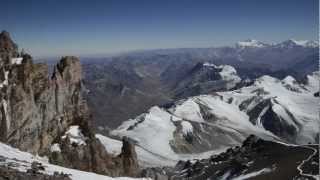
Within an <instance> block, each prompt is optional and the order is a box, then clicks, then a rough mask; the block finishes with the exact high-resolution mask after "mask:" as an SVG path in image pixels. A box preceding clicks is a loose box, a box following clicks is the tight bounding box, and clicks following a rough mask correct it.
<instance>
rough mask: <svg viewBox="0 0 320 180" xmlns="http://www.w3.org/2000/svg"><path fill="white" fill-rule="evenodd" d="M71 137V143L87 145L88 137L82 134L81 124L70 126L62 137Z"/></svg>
mask: <svg viewBox="0 0 320 180" xmlns="http://www.w3.org/2000/svg"><path fill="white" fill-rule="evenodd" d="M67 137H68V138H69V140H70V142H71V143H75V144H77V145H86V142H85V140H86V138H85V137H84V135H83V134H82V132H81V130H80V127H79V126H70V127H69V129H68V130H67V132H66V133H65V135H64V136H62V139H65V138H67Z"/></svg>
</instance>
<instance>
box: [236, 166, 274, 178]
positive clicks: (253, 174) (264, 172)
mask: <svg viewBox="0 0 320 180" xmlns="http://www.w3.org/2000/svg"><path fill="white" fill-rule="evenodd" d="M270 172H272V169H270V168H263V169H261V170H259V171H256V172H252V173H248V174H245V175H241V176H238V177H236V178H233V180H245V179H249V178H252V177H256V176H258V175H261V174H266V173H270Z"/></svg>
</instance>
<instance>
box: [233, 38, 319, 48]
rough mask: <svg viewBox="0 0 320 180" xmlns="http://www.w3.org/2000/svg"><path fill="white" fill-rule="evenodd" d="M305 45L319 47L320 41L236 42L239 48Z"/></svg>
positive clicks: (249, 40)
mask: <svg viewBox="0 0 320 180" xmlns="http://www.w3.org/2000/svg"><path fill="white" fill-rule="evenodd" d="M296 46H300V47H305V48H315V47H319V43H318V42H317V41H312V40H296V39H289V40H285V41H283V42H279V43H273V44H268V43H264V42H262V41H258V40H254V39H247V40H244V41H239V42H237V43H236V47H237V48H265V47H273V48H277V47H280V48H292V47H296Z"/></svg>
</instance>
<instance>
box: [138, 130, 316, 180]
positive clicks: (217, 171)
mask: <svg viewBox="0 0 320 180" xmlns="http://www.w3.org/2000/svg"><path fill="white" fill-rule="evenodd" d="M318 157H319V146H318V145H306V146H295V145H287V144H282V143H276V142H272V141H265V140H262V139H259V138H257V137H256V136H253V135H251V136H249V137H248V138H247V139H246V140H245V141H244V142H243V144H242V146H237V147H234V148H230V149H228V150H227V151H225V152H223V153H221V154H219V155H213V156H211V157H210V158H208V159H201V160H192V161H180V162H179V163H178V164H177V165H176V166H175V167H174V168H149V169H145V170H144V171H143V175H145V176H149V177H152V178H153V179H158V180H160V179H161V180H162V179H175V180H178V179H192V180H202V179H210V180H211V179H212V180H215V179H234V180H240V179H257V180H260V179H261V180H264V179H312V180H314V179H315V180H316V179H319V158H318Z"/></svg>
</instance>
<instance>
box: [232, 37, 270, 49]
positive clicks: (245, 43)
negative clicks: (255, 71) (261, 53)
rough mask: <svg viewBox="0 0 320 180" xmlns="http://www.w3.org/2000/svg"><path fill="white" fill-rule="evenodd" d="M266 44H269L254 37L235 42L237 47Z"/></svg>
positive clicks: (263, 45)
mask: <svg viewBox="0 0 320 180" xmlns="http://www.w3.org/2000/svg"><path fill="white" fill-rule="evenodd" d="M266 46H269V44H267V43H264V42H261V41H257V40H254V39H247V40H245V41H239V42H237V43H236V47H238V48H261V47H266Z"/></svg>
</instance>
